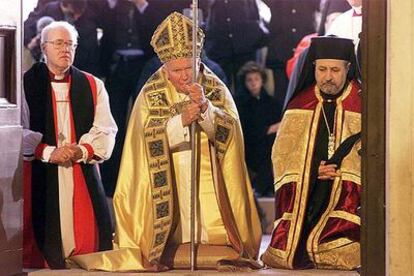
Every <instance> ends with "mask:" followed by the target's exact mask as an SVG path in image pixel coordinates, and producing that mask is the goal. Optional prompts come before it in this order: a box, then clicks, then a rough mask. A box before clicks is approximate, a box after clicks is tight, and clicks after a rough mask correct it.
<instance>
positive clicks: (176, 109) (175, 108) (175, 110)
mask: <svg viewBox="0 0 414 276" xmlns="http://www.w3.org/2000/svg"><path fill="white" fill-rule="evenodd" d="M190 103H191V101H190V100H188V101H183V102H179V103H175V104H173V105H172V106H171V107H170V113H171V116H172V117H173V116H176V115H179V114H181V113H183V109H184V107H186V106H187V105H189V104H190Z"/></svg>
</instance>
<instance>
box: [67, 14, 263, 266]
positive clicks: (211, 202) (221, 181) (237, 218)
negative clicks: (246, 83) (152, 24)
mask: <svg viewBox="0 0 414 276" xmlns="http://www.w3.org/2000/svg"><path fill="white" fill-rule="evenodd" d="M191 30H192V24H191V21H190V20H189V19H188V18H186V17H184V16H183V15H181V14H179V13H173V14H171V15H170V16H169V17H167V18H166V19H165V20H164V21H163V23H161V25H160V26H159V27H158V28H157V30H156V31H155V33H154V36H153V38H152V42H151V44H152V45H153V47H154V49H155V51H156V52H157V54H158V56H159V57H160V59H161V61H162V62H163V63H164V64H165V63H167V62H169V61H171V60H176V59H188V58H191V57H192V54H191ZM197 31H198V32H199V34H198V37H199V38H198V41H197V45H198V46H199V51H198V55H199V54H200V51H201V47H202V39H203V37H204V35H203V33H202V31H201V30H200V29H198V30H197ZM198 84H199V85H201V87H203V91H204V95H205V98H206V99H207V101H206V104H207V106H208V107H207V109H206V111H205V112H204V114H202V115H201V117H200V119H199V120H198V125H197V131H196V137H195V139H196V144H197V146H196V154H197V156H198V158H197V159H198V162H197V168H198V173H199V174H198V183H199V195H198V202H199V206H200V207H199V210H198V212H197V227H196V228H197V231H196V236H197V237H196V239H197V242H198V243H199V244H200V245H199V247H200V248H199V252H198V256H197V261H196V262H197V266H198V267H199V268H218V269H220V267H221V268H223V267H225V266H226V265H229V264H236V266H238V265H237V264H241V263H244V264H248V266H250V267H251V266H253V267H254V266H256V265H257V264H256V263H255V260H256V258H257V255H258V250H259V246H260V241H261V234H262V233H261V229H260V222H259V218H258V214H257V210H256V206H255V203H254V199H253V193H252V189H251V184H250V181H249V178H248V175H247V171H246V166H245V163H244V150H243V138H242V133H241V126H240V122H239V119H238V113H237V110H236V106H235V104H234V101H233V98H232V96H231V94H230V92H229V90H228V89H227V88H226V87H225V85H224V84H223V83H222V82H221V81H220V80H219V79H218V78H217V76H215V75H214V74H213V73H212V72H211V71H210V70H209V69H208V68H207V67H205V66H204V65H203V64H200V70H199V75H198ZM190 102H191V100H190V98H189V96H188V95H185V94H183V93H180V91H178V90H177V88H176V87H175V86H174V85H173V84H172V82H170V80H169V79H168V74H167V73H166V72H165V70H164V68H163V67H162V68H161V69H159V70H158V71H157V72H156V73H154V74H153V75H152V76H151V78H150V79H149V80H148V81H147V83H146V84H145V86H144V87H143V89H142V90H141V92H140V94H139V96H138V98H137V100H136V102H135V105H134V108H133V111H132V113H131V116H130V121H129V124H128V130H127V135H126V140H125V146H124V150H123V155H122V161H121V168H120V172H119V178H118V183H117V188H116V191H115V195H114V208H115V215H116V233H115V240H114V250H112V251H107V252H104V253H97V254H89V255H84V256H79V257H74V258H72V261H74V262H75V263H77V265H79V266H81V267H83V268H85V269H88V270H94V269H99V270H106V271H159V270H164V269H168V268H188V267H189V254H188V253H189V251H188V246H187V247H185V246H182V245H183V244H186V243H187V245H188V242H189V222H190V220H189V213H190V210H189V203H190V193H189V191H190V168H191V162H190V161H191V158H190V156H191V150H190V147H189V142H190V140H189V137H188V135H189V131H188V127H186V126H183V125H182V122H181V115H182V113H183V110H184V109H185V108H186V106H187V105H189V104H190ZM221 261H223V262H221ZM240 261H241V262H240Z"/></svg>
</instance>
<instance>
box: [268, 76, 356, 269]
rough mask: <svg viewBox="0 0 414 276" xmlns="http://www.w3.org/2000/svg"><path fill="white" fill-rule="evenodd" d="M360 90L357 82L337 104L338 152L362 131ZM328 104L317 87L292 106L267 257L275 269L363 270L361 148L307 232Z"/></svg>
mask: <svg viewBox="0 0 414 276" xmlns="http://www.w3.org/2000/svg"><path fill="white" fill-rule="evenodd" d="M359 91H360V88H359V86H358V84H357V83H356V82H354V81H352V82H350V83H349V84H348V85H347V86H346V87H345V88H344V91H343V93H342V95H340V96H339V97H338V98H337V99H336V111H335V115H334V122H335V127H334V129H335V132H334V133H335V148H336V149H337V148H338V146H339V145H340V144H341V142H343V141H344V140H345V139H346V138H348V137H349V136H351V135H353V134H356V133H358V132H360V131H361V100H360V97H359V95H358V93H359ZM322 105H323V98H322V96H321V93H320V91H319V89H318V88H317V86H312V87H310V88H308V89H307V90H306V91H303V92H302V93H300V94H298V96H297V97H296V98H294V99H293V100H292V101H291V103H290V104H289V106H288V109H287V111H286V113H285V115H284V117H283V120H282V123H281V127H280V130H279V133H278V136H277V138H276V140H275V143H274V145H273V150H272V161H273V171H274V176H275V181H274V183H275V203H276V204H275V206H276V214H275V222H274V230H273V234H272V239H271V243H270V245H269V247H268V248H267V250H266V252H265V253H264V254H263V255H262V260H263V261H264V262H265V263H266V264H267V265H269V266H272V267H277V268H287V269H295V268H309V267H312V266H313V267H316V268H323V269H355V268H356V267H358V266H359V265H360V243H359V240H360V234H359V231H360V217H359V215H358V212H357V210H358V209H359V206H360V193H361V169H360V163H361V162H360V157H359V155H358V150H359V148H360V143H356V144H355V145H354V146H353V148H352V149H351V152H350V153H349V154H348V155H347V156H346V157H345V158H344V159H343V161H342V164H341V166H340V172H341V175H340V176H339V177H336V178H335V179H334V180H333V181H331V182H330V185H331V190H330V194H328V197H327V199H328V201H329V202H326V205H325V206H326V208H325V209H324V211H323V212H322V213H321V215H320V217H319V218H318V219H317V221H316V222H315V224H314V225H312V227H308V228H309V229H307V230H306V231H305V230H304V228H306V227H307V226H306V221H307V220H306V214H307V209H308V207H309V206H308V204H309V202H310V201H311V200H315V199H311V198H310V192H309V190H310V187H311V185H313V183H312V181H314V180H312V178H311V175H312V174H313V175H315V172H312V168H313V170H315V166H312V161H313V158H314V154H315V148H316V147H317V146H318V143H319V142H320V141H317V139H316V137H317V135H318V130H319V127H320V124H321V122H322V123H323V118H322V116H323V113H322ZM316 170H317V166H316ZM317 184H318V183H317ZM304 233H305V234H304ZM301 244H302V245H303V246H302V247H301V248H300V245H301ZM300 254H302V255H306V259H307V260H308V262H307V263H304V262H302V260H303V259H304V258H303V256H299V255H300Z"/></svg>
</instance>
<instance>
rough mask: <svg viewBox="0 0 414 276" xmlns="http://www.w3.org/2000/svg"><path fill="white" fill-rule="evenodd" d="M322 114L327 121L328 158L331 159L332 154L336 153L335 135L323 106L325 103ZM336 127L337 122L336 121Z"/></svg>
mask: <svg viewBox="0 0 414 276" xmlns="http://www.w3.org/2000/svg"><path fill="white" fill-rule="evenodd" d="M322 114H323V119H324V121H325V124H326V128H327V129H328V133H329V135H328V159H330V158H331V157H332V155H333V154H334V153H335V135H334V132H333V131H334V130H332V132H331V128H330V127H329V124H328V119H327V118H326V114H325V108H324V107H323V103H322ZM334 128H335V122H334Z"/></svg>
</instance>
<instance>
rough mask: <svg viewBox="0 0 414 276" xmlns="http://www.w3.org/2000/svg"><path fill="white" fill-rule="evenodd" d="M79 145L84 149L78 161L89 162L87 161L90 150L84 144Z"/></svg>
mask: <svg viewBox="0 0 414 276" xmlns="http://www.w3.org/2000/svg"><path fill="white" fill-rule="evenodd" d="M78 147H79V148H80V149H81V151H82V158H80V159H79V160H78V161H76V162H77V163H80V162H83V163H85V164H86V163H87V161H88V156H89V153H88V150H87V149H86V148H85V147H84V146H82V145H78Z"/></svg>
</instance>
